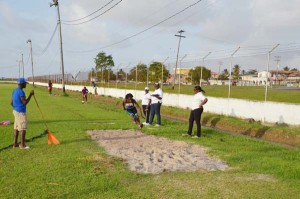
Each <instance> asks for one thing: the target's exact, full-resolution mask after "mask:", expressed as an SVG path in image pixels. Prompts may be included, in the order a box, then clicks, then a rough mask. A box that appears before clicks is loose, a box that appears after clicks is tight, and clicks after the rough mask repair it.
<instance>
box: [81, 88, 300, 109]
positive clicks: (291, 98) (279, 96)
mask: <svg viewBox="0 0 300 199" xmlns="http://www.w3.org/2000/svg"><path fill="white" fill-rule="evenodd" d="M86 85H89V84H87V83H86ZM108 86H109V87H110V88H120V89H137V90H144V88H145V83H139V84H137V85H135V83H128V84H125V83H118V84H117V85H116V84H115V83H110V84H109V85H108V84H101V83H98V87H105V88H107V87H108ZM193 87H194V86H192V85H181V86H180V90H179V87H178V85H176V86H175V89H174V90H173V89H172V85H163V90H164V92H165V93H176V94H177V93H181V94H189V95H192V94H193ZM149 88H150V92H151V91H154V86H153V84H149ZM202 88H203V89H204V90H205V91H206V95H207V96H211V97H223V98H227V97H228V90H229V89H228V86H217V85H211V86H208V85H203V86H202ZM265 90H266V88H265V87H264V86H231V88H230V97H231V98H237V99H250V100H256V101H264V100H265ZM267 101H273V102H287V103H296V104H300V88H294V89H287V87H284V86H282V87H273V88H268V93H267Z"/></svg>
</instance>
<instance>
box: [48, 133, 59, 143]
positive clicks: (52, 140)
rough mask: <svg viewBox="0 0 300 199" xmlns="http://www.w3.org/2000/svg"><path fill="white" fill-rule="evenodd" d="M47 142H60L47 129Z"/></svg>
mask: <svg viewBox="0 0 300 199" xmlns="http://www.w3.org/2000/svg"><path fill="white" fill-rule="evenodd" d="M48 144H60V142H59V141H58V139H56V137H55V136H54V135H53V134H52V133H51V132H50V131H49V130H48Z"/></svg>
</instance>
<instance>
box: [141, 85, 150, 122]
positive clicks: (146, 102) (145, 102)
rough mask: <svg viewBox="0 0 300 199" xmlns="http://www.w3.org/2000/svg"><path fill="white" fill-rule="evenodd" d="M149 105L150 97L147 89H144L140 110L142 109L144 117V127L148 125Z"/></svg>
mask: <svg viewBox="0 0 300 199" xmlns="http://www.w3.org/2000/svg"><path fill="white" fill-rule="evenodd" d="M150 104H151V95H150V93H149V88H148V87H145V94H144V95H143V96H142V108H143V113H144V115H145V117H146V122H145V123H144V125H149V116H150Z"/></svg>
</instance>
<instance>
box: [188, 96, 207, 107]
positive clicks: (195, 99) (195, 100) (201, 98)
mask: <svg viewBox="0 0 300 199" xmlns="http://www.w3.org/2000/svg"><path fill="white" fill-rule="evenodd" d="M205 98H206V97H205V96H204V95H203V93H202V92H198V93H196V94H195V95H194V97H193V101H192V103H191V109H192V110H195V109H197V108H200V104H201V103H202V102H203V101H204V100H205Z"/></svg>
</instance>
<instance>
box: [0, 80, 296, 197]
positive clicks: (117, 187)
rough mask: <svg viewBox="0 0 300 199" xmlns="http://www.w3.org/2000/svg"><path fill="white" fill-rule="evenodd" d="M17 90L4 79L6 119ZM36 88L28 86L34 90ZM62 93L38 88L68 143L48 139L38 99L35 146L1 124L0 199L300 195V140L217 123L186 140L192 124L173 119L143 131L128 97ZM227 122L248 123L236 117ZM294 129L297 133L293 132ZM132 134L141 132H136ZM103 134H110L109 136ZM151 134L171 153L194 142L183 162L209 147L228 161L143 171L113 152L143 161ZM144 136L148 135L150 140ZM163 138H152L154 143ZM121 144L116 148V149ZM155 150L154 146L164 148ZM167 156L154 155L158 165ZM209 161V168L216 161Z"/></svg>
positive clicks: (33, 112)
mask: <svg viewBox="0 0 300 199" xmlns="http://www.w3.org/2000/svg"><path fill="white" fill-rule="evenodd" d="M14 88H15V85H9V84H1V90H2V93H3V95H2V99H1V100H0V107H1V109H2V110H1V112H2V114H1V115H0V119H1V121H3V120H10V121H12V120H13V115H12V108H11V107H10V106H9V103H10V96H11V91H12V90H13V89H14ZM29 90H30V88H29V87H28V88H27V89H26V90H25V91H26V93H28V92H29ZM54 93H57V94H59V95H56V96H49V94H48V93H47V90H46V89H45V88H43V87H36V88H35V96H36V99H37V101H38V102H39V105H40V108H41V110H42V112H43V115H44V117H45V121H46V123H47V125H48V126H49V130H50V131H51V132H52V133H53V134H54V135H55V136H56V138H57V139H58V140H60V142H61V144H60V145H48V144H47V137H46V136H44V135H43V132H44V130H45V125H44V122H43V120H42V118H41V114H40V112H39V110H38V108H37V106H36V104H35V102H34V101H31V102H30V103H29V104H28V118H29V127H28V132H27V136H26V137H27V139H29V140H28V143H27V144H28V145H30V147H31V149H30V150H20V149H12V148H8V149H4V148H6V147H7V146H9V145H10V144H11V143H12V139H13V127H12V125H8V126H0V128H1V142H0V149H3V150H1V152H0V165H1V167H0V176H1V178H0V179H1V181H0V183H1V186H0V198H298V197H299V195H300V189H299V184H300V164H299V163H300V153H299V152H300V151H299V146H298V145H296V146H293V147H291V146H283V145H280V144H274V143H271V142H268V141H264V140H260V139H255V138H251V137H248V136H240V135H236V134H228V133H224V132H222V131H218V130H216V129H212V128H204V129H203V131H202V132H203V137H202V138H201V139H191V138H186V137H182V136H181V134H182V133H184V132H185V131H186V128H187V123H186V122H185V121H181V120H171V119H166V118H167V117H163V121H162V122H163V125H162V126H161V127H159V128H154V127H148V128H143V129H142V130H141V131H140V130H139V129H138V128H137V126H136V125H135V124H133V123H132V122H131V121H130V118H129V117H128V116H127V115H126V113H124V111H123V110H122V108H121V103H120V101H121V100H120V99H114V98H110V97H103V96H93V95H90V96H89V99H88V100H89V101H88V103H87V104H81V95H80V93H78V92H76V93H73V92H68V96H64V95H62V94H61V93H60V91H59V90H54ZM185 111H186V110H176V109H172V110H171V109H168V108H166V109H164V110H163V113H164V114H167V113H168V112H173V113H174V112H175V113H176V115H177V116H179V115H180V113H182V114H183V115H184V114H186V113H185ZM203 116H204V118H208V117H209V115H203ZM211 117H212V116H211ZM169 118H171V117H169ZM221 120H222V121H223V120H224V121H225V119H221ZM227 121H228V122H229V123H230V122H231V123H236V124H237V125H239V124H240V125H241V126H242V125H244V124H242V123H240V122H241V121H237V120H230V118H229V119H228V120H227ZM255 125H259V124H255ZM260 128H264V127H260ZM269 128H270V127H269ZM272 128H273V127H272ZM274 128H275V127H274ZM276 128H277V129H280V130H281V131H283V132H287V136H288V135H289V134H290V135H293V136H298V137H299V135H300V133H299V129H298V128H295V129H293V128H290V127H285V126H279V127H276ZM291 129H292V130H293V131H289V130H291ZM88 132H99V133H103V132H104V135H103V134H99V135H98V138H96V137H97V135H95V134H94V135H93V134H91V133H88ZM105 132H106V134H105ZM128 132H129V133H130V132H137V134H134V135H135V136H134V135H133V136H132V135H131V134H129V135H128ZM113 135H115V136H114V137H112V136H113ZM101 136H102V138H103V137H104V138H105V139H102V140H101ZM147 136H150V137H151V139H152V138H153V137H154V138H157V139H158V140H159V141H158V142H157V143H163V145H168V146H169V147H170V148H171V149H168V150H169V151H166V154H168V153H167V152H169V153H170V154H171V155H172V152H173V153H174V151H176V148H174V147H173V148H172V147H171V146H173V144H174V143H178V142H179V143H181V144H183V146H185V144H186V145H187V146H188V147H190V149H191V150H190V151H189V153H187V154H184V153H182V154H179V155H178V156H176V155H174V157H175V158H177V159H178V160H180V161H184V160H187V159H189V160H191V158H187V156H188V155H189V154H193V152H195V154H196V151H197V150H200V151H201V150H202V149H203V150H202V152H205V155H206V156H205V157H207V160H208V159H209V160H216V161H217V162H219V163H224V165H226V167H220V168H222V169H210V170H209V169H208V170H207V169H203V168H202V169H193V170H182V169H178V170H174V171H173V170H172V169H162V171H161V172H154V173H152V172H138V171H135V170H134V169H131V167H130V162H129V160H128V159H126V158H124V157H122V155H121V153H118V152H117V153H116V154H115V155H113V153H112V152H111V150H116V149H117V150H119V152H120V151H121V149H120V148H118V147H120V145H121V144H124V143H125V145H126V147H127V150H128V151H130V150H131V152H132V153H129V154H126V153H125V155H124V156H126V155H127V156H130V158H132V159H133V160H135V159H138V158H139V157H140V156H137V153H138V152H142V151H143V150H144V151H145V154H147V152H148V153H152V150H150V151H147V150H148V148H147V147H148V144H146V141H149V140H151V139H150V137H149V138H148V137H147ZM34 138H35V139H34ZM92 138H93V139H92ZM121 138H123V140H124V141H122V139H121ZM139 138H146V141H145V140H144V141H143V139H139ZM160 139H163V140H160ZM114 140H115V142H114ZM129 141H130V142H129ZM164 141H166V143H165V142H164ZM101 142H102V144H101ZM103 142H105V143H106V144H104V143H103ZM155 142H156V141H153V140H152V144H153V143H155ZM116 143H118V144H116ZM147 143H149V142H147ZM113 144H115V145H116V147H115V148H112V147H110V146H112V145H113ZM107 145H108V146H107ZM151 146H152V147H155V145H151ZM151 146H150V147H151ZM174 146H175V147H176V146H177V145H176V144H174ZM108 147H110V149H109V148H108ZM135 147H140V148H141V149H139V148H135ZM198 147H199V148H201V149H198ZM124 149H126V148H125V147H123V148H122V150H124ZM155 149H156V148H153V151H154V152H155V153H158V152H156V151H155ZM139 150H140V151H139ZM179 151H180V150H179ZM181 151H184V150H181ZM186 151H188V150H186ZM124 152H126V150H125V151H124ZM135 152H136V153H135ZM170 154H168V155H170ZM174 154H176V152H175V153H174ZM159 155H160V154H158V157H157V158H156V159H155V158H154V159H155V160H157V162H155V163H157V164H158V163H159ZM143 156H144V157H145V156H146V155H143ZM135 157H136V158H135ZM180 158H181V159H180ZM132 159H131V160H132ZM164 159H165V158H164V157H163V158H162V162H164ZM173 159H174V158H173ZM139 160H140V159H139ZM140 162H141V163H143V162H142V160H140ZM192 163H193V162H192ZM192 163H191V165H192ZM209 163H210V164H209V165H208V166H211V167H213V166H214V164H213V163H212V162H209ZM150 165H151V163H150ZM175 165H176V163H175ZM145 167H146V166H145ZM148 167H149V166H148ZM215 168H217V167H215Z"/></svg>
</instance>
